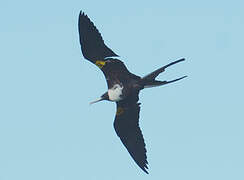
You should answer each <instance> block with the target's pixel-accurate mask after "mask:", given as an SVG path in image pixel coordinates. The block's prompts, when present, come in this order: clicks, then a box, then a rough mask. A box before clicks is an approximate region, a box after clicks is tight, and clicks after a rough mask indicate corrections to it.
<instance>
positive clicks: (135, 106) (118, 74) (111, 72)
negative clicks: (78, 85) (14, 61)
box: [78, 11, 186, 173]
mask: <svg viewBox="0 0 244 180" xmlns="http://www.w3.org/2000/svg"><path fill="white" fill-rule="evenodd" d="M78 30H79V37H80V45H81V51H82V54H83V56H84V58H85V59H87V60H89V61H90V62H92V63H93V64H95V65H96V66H97V67H99V68H100V69H101V70H102V72H103V74H104V76H105V78H106V81H107V85H108V91H107V92H105V93H104V94H103V95H102V96H101V97H100V98H99V99H98V100H96V101H93V102H91V104H93V103H96V102H99V101H102V100H108V101H112V102H116V105H117V111H116V116H115V120H114V129H115V131H116V133H117V135H118V137H119V138H120V140H121V141H122V143H123V144H124V146H125V147H126V149H127V150H128V152H129V154H130V155H131V157H132V158H133V159H134V161H135V162H136V164H137V165H138V166H139V167H140V168H141V169H142V170H143V171H144V172H146V173H148V171H147V169H148V166H147V165H148V162H147V155H146V147H145V142H144V138H143V135H142V132H141V129H140V127H139V113H140V103H139V102H138V101H139V92H140V91H141V90H142V89H144V88H149V87H155V86H161V85H165V84H168V83H172V82H175V81H178V80H181V79H183V78H185V77H186V76H183V77H180V78H177V79H174V80H171V81H158V80H155V78H156V77H157V76H158V75H159V74H160V73H162V72H164V71H165V69H166V68H167V67H169V66H171V65H173V64H176V63H179V62H181V61H184V60H185V59H184V58H182V59H179V60H177V61H174V62H172V63H170V64H168V65H166V66H163V67H161V68H159V69H157V70H155V71H153V72H152V73H150V74H148V75H146V76H144V77H139V76H137V75H135V74H133V73H131V72H129V71H128V69H127V68H126V66H125V65H124V63H123V62H122V61H121V60H119V59H117V58H115V57H118V55H117V54H115V53H114V52H113V51H112V50H111V49H110V48H109V47H108V46H106V44H105V43H104V41H103V38H102V36H101V34H100V33H99V31H98V30H97V28H96V27H95V25H94V24H93V23H92V22H91V20H90V19H89V17H88V16H87V15H86V14H85V13H84V12H82V11H81V12H80V14H79V20H78Z"/></svg>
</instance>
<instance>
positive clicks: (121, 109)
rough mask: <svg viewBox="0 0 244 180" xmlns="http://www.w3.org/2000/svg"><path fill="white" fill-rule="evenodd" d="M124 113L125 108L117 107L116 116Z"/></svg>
mask: <svg viewBox="0 0 244 180" xmlns="http://www.w3.org/2000/svg"><path fill="white" fill-rule="evenodd" d="M123 113H124V109H123V108H122V107H118V108H117V112H116V116H119V115H121V114H123Z"/></svg>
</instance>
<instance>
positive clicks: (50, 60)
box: [0, 0, 244, 180]
mask: <svg viewBox="0 0 244 180" xmlns="http://www.w3.org/2000/svg"><path fill="white" fill-rule="evenodd" d="M243 7H244V1H242V0H239V1H238V0H233V1H220V0H216V1H210V0H205V1H193V0H184V1H179V0H178V1H176V0H163V1H130V0H123V1H112V0H111V1H92V0H89V1H84V0H79V1H77V0H70V1H57V0H53V1H49V0H42V1H27V0H22V1H17V0H12V1H11V0H10V1H1V3H0V22H1V25H0V49H1V50H0V85H1V87H0V180H44V179H45V180H71V179H72V180H101V179H106V180H124V179H133V180H144V179H147V180H154V179H162V180H163V179H165V180H166V179H167V180H179V179H181V180H196V179H197V180H206V179H208V180H216V179H221V180H229V179H235V180H243V179H244V141H243V139H244V131H243V130H244V122H243V120H244V115H243V113H244V112H243V107H244V95H243V92H244V85H243V77H244V72H243V67H244V56H243V52H244V51H243V50H244V48H243V45H244V44H243V43H244V33H243V32H244V21H243V19H244V11H243ZM80 10H83V11H84V12H85V13H86V14H87V15H88V16H89V17H90V18H91V20H92V21H93V22H94V23H95V25H96V26H97V28H98V29H99V31H100V32H101V34H102V35H103V39H104V40H105V43H106V44H107V45H108V46H109V47H110V48H111V49H113V51H114V52H115V53H117V54H119V55H120V59H121V60H123V61H124V63H125V64H126V65H127V67H128V68H129V70H130V71H131V72H133V73H135V74H137V75H140V76H143V75H145V74H147V73H150V72H151V71H153V70H155V69H157V68H159V67H161V66H163V65H166V64H167V63H169V62H171V61H174V60H177V59H179V58H183V57H184V58H186V61H185V62H183V63H180V64H177V65H175V66H172V67H170V68H168V69H167V70H166V72H165V73H163V74H161V75H160V76H159V79H161V80H170V79H174V78H178V77H181V76H183V75H188V78H187V79H184V80H182V81H180V82H177V83H174V84H170V85H167V86H164V87H158V88H153V89H146V90H143V91H142V92H141V94H140V102H141V103H142V106H141V114H140V117H141V118H140V127H141V129H142V132H143V135H144V138H145V141H146V145H147V146H146V147H147V151H148V153H147V156H148V161H149V175H147V174H145V173H144V172H143V171H142V170H141V169H139V168H138V167H137V165H136V164H135V163H134V162H133V160H132V158H131V157H130V156H129V154H128V152H127V151H126V149H125V148H124V147H123V145H122V143H121V142H120V140H119V138H118V137H117V136H116V134H115V131H114V129H113V120H114V116H115V104H114V103H110V102H101V103H98V104H95V105H92V106H90V105H89V102H90V101H92V100H94V99H96V98H97V97H99V96H100V95H102V94H103V93H104V92H105V91H106V90H107V85H106V82H105V79H104V77H103V74H102V72H101V71H100V70H99V69H98V68H97V67H95V66H94V65H93V64H91V63H90V62H88V61H86V60H84V58H83V56H82V54H81V51H80V45H79V41H78V31H77V20H78V15H79V11H80Z"/></svg>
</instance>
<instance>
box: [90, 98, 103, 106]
mask: <svg viewBox="0 0 244 180" xmlns="http://www.w3.org/2000/svg"><path fill="white" fill-rule="evenodd" d="M102 100H104V98H102V97H100V98H99V99H97V100H96V101H92V102H90V103H89V104H90V105H92V104H94V103H97V102H99V101H102Z"/></svg>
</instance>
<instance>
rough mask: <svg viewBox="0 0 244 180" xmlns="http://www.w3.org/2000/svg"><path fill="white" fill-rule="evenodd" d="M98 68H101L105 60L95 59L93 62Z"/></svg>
mask: <svg viewBox="0 0 244 180" xmlns="http://www.w3.org/2000/svg"><path fill="white" fill-rule="evenodd" d="M95 64H96V65H97V66H98V67H99V68H100V69H102V67H103V66H104V65H105V64H106V62H105V61H96V63H95Z"/></svg>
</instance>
